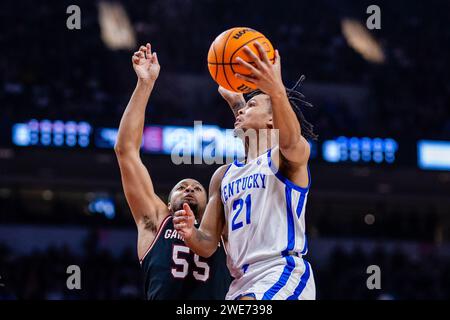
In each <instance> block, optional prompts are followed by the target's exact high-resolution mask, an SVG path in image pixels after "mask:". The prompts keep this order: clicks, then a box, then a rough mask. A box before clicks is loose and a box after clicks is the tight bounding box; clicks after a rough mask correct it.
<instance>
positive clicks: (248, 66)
mask: <svg viewBox="0 0 450 320" xmlns="http://www.w3.org/2000/svg"><path fill="white" fill-rule="evenodd" d="M236 61H237V62H238V63H239V64H240V65H241V66H243V67H244V68H246V69H248V71H250V73H251V74H253V75H255V76H259V75H260V74H261V73H260V72H259V70H258V69H256V68H255V67H254V66H252V65H251V64H250V63H248V62H247V61H244V60H243V59H242V58H241V57H237V58H236Z"/></svg>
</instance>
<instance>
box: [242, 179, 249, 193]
mask: <svg viewBox="0 0 450 320" xmlns="http://www.w3.org/2000/svg"><path fill="white" fill-rule="evenodd" d="M247 182H248V177H244V178H243V181H242V191H244V190H245V189H247Z"/></svg>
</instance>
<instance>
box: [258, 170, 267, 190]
mask: <svg viewBox="0 0 450 320" xmlns="http://www.w3.org/2000/svg"><path fill="white" fill-rule="evenodd" d="M259 176H260V177H261V181H262V187H263V188H264V189H265V188H266V175H265V174H262V173H260V174H259Z"/></svg>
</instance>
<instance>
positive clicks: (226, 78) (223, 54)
mask: <svg viewBox="0 0 450 320" xmlns="http://www.w3.org/2000/svg"><path fill="white" fill-rule="evenodd" d="M233 30H234V28H233V29H231V30H230V34H229V35H228V37H227V39H226V40H225V44H224V45H223V49H222V63H224V59H225V51H226V49H227V44H228V40H230V37H231V35H232V34H233V32H234V31H233ZM222 69H223V75H224V76H225V80H226V81H227V83H228V85H229V86H230V88H231V89H233V90H234V87H233V86H232V85H231V83H230V81H229V80H228V77H227V73H226V72H225V66H224V65H222Z"/></svg>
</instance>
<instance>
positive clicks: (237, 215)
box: [231, 194, 252, 231]
mask: <svg viewBox="0 0 450 320" xmlns="http://www.w3.org/2000/svg"><path fill="white" fill-rule="evenodd" d="M243 211H244V212H245V219H244V218H243V217H241V213H242V212H243ZM251 215H252V197H251V194H249V195H247V197H245V200H243V199H242V198H239V199H236V200H234V201H233V219H232V220H231V231H234V230H237V229H240V228H242V227H243V226H244V222H245V224H246V225H249V224H250V223H251Z"/></svg>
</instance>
